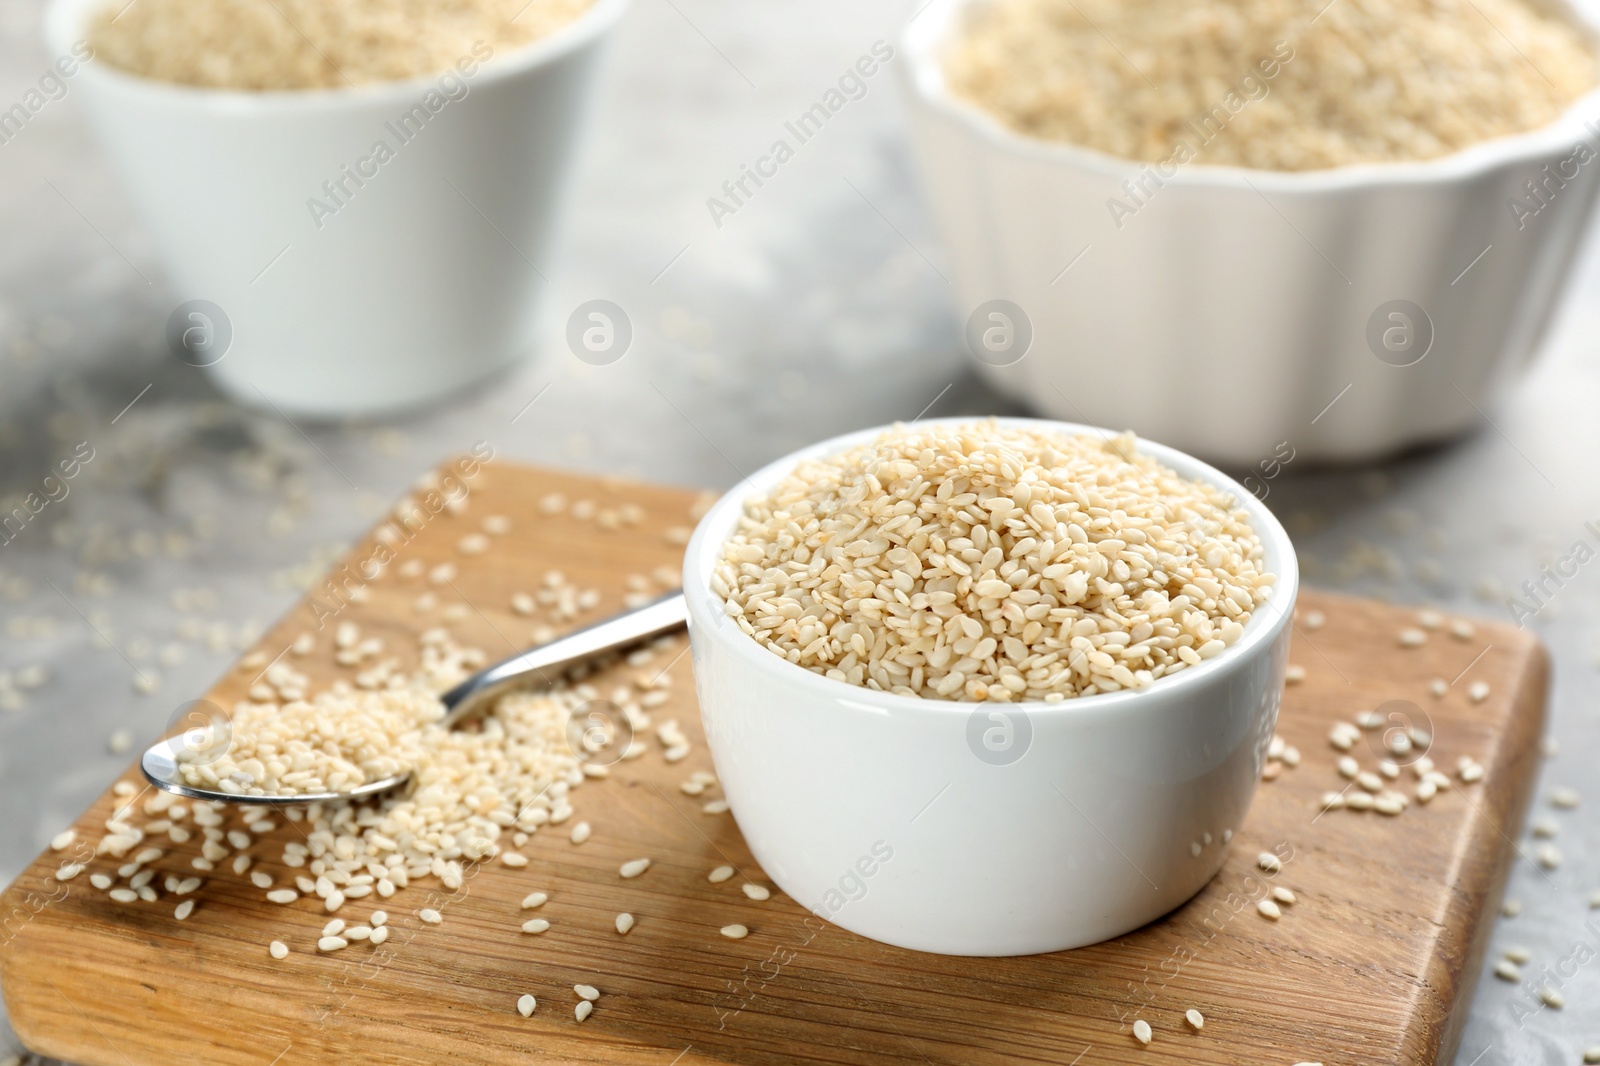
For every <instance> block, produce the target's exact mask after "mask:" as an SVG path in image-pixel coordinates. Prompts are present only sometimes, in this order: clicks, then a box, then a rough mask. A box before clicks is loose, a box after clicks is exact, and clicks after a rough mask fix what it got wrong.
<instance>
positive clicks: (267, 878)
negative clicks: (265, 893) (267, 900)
mask: <svg viewBox="0 0 1600 1066" xmlns="http://www.w3.org/2000/svg"><path fill="white" fill-rule="evenodd" d="M250 883H251V884H253V885H255V886H256V887H257V888H271V887H272V875H271V874H269V873H267V872H266V871H264V870H256V871H254V872H253V873H251V874H250Z"/></svg>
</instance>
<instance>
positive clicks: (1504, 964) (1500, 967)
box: [1494, 959, 1522, 985]
mask: <svg viewBox="0 0 1600 1066" xmlns="http://www.w3.org/2000/svg"><path fill="white" fill-rule="evenodd" d="M1494 975H1495V976H1496V977H1498V978H1500V980H1502V981H1509V982H1511V983H1512V984H1514V985H1515V984H1521V983H1522V969H1521V967H1519V966H1518V965H1517V964H1516V963H1514V962H1512V961H1511V960H1510V959H1501V960H1500V961H1499V962H1497V963H1495V964H1494Z"/></svg>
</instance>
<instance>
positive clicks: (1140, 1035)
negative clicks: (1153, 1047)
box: [1133, 1018, 1152, 1044]
mask: <svg viewBox="0 0 1600 1066" xmlns="http://www.w3.org/2000/svg"><path fill="white" fill-rule="evenodd" d="M1151 1036H1152V1034H1151V1032H1150V1023H1149V1022H1147V1021H1145V1020H1144V1019H1143V1018H1139V1019H1136V1020H1135V1021H1134V1023H1133V1038H1134V1039H1135V1040H1137V1041H1139V1043H1141V1044H1148V1043H1150V1037H1151Z"/></svg>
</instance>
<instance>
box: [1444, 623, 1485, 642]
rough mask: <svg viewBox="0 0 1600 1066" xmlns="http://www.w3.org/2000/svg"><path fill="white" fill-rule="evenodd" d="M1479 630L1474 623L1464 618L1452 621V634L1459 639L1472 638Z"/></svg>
mask: <svg viewBox="0 0 1600 1066" xmlns="http://www.w3.org/2000/svg"><path fill="white" fill-rule="evenodd" d="M1477 632H1478V631H1477V629H1475V628H1474V627H1473V625H1472V623H1471V622H1469V621H1467V620H1466V619H1464V618H1457V619H1456V620H1454V621H1453V622H1451V623H1450V635H1451V636H1452V637H1455V638H1456V639H1457V640H1471V639H1472V638H1473V636H1474V635H1475V634H1476V633H1477Z"/></svg>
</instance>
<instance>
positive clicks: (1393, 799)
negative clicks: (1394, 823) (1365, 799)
mask: <svg viewBox="0 0 1600 1066" xmlns="http://www.w3.org/2000/svg"><path fill="white" fill-rule="evenodd" d="M1372 809H1373V810H1375V811H1377V812H1378V813H1379V814H1386V815H1388V816H1389V817H1391V818H1393V817H1395V816H1396V815H1398V814H1400V813H1401V812H1402V811H1404V810H1405V809H1406V798H1405V797H1404V796H1402V795H1401V794H1400V793H1398V792H1381V793H1379V794H1378V795H1376V796H1374V797H1373V798H1372Z"/></svg>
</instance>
